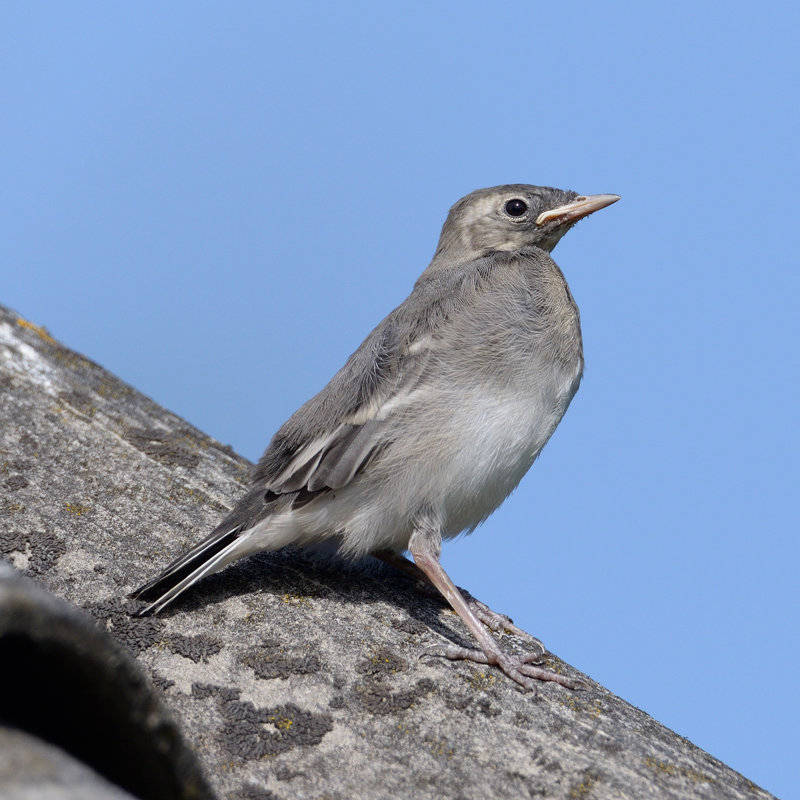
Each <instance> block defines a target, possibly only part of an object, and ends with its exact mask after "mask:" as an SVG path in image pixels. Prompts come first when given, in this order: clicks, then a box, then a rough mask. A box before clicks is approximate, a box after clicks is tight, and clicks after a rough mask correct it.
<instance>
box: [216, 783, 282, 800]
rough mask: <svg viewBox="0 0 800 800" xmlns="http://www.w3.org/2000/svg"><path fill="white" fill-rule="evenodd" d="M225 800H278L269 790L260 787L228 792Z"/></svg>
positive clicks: (250, 786) (244, 787) (246, 787)
mask: <svg viewBox="0 0 800 800" xmlns="http://www.w3.org/2000/svg"><path fill="white" fill-rule="evenodd" d="M226 797H227V800H278V795H276V794H275V793H274V792H271V791H270V790H269V789H264V788H262V787H261V786H252V785H248V786H242V787H241V788H240V789H235V790H234V791H232V792H229V793H228V794H227V795H226Z"/></svg>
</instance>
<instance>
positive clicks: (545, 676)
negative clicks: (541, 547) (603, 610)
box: [409, 521, 583, 691]
mask: <svg viewBox="0 0 800 800" xmlns="http://www.w3.org/2000/svg"><path fill="white" fill-rule="evenodd" d="M441 549H442V537H441V533H440V531H439V529H438V527H437V526H436V525H434V524H432V523H430V522H428V521H425V522H423V523H422V524H418V525H417V527H416V528H415V530H414V533H413V534H412V536H411V540H410V542H409V550H410V551H411V555H412V556H414V561H415V562H416V564H417V566H418V567H419V568H420V569H421V570H422V571H423V572H424V573H425V575H426V576H427V578H428V579H429V580H430V582H431V583H432V584H433V585H434V586H435V587H436V588H437V589H438V590H439V591H440V592H441V593H442V594H443V595H444V598H445V599H446V600H447V602H448V603H450V605H451V606H452V607H453V610H454V611H455V612H456V614H458V616H459V617H461V619H462V620H463V621H464V623H465V624H466V626H467V627H468V628H469V629H470V631H471V632H472V635H473V636H474V637H475V638H476V639H477V640H478V643H479V644H480V646H481V649H480V650H468V649H467V648H465V647H456V646H454V645H450V646H448V647H446V648H445V650H444V655H445V656H447V658H450V659H466V660H469V661H475V662H477V663H479V664H491V665H492V666H496V667H499V668H500V669H501V670H502V671H503V672H504V673H505V674H506V675H508V677H509V678H511V679H512V680H515V681H516V682H517V683H519V684H520V685H521V686H523V687H525V688H526V689H530V690H532V691H536V681H554V682H555V683H560V684H561V685H562V686H566V687H567V688H569V689H578V688H581V687H582V686H583V684H581V683H580V682H578V681H573V680H571V679H570V678H567V677H565V676H563V675H559V674H558V673H555V672H551V671H550V670H546V669H543V668H542V667H536V666H534V665H533V664H531V663H530V661H531V658H530V657H529V656H519V655H515V654H513V653H506V652H504V651H503V650H501V649H500V647H499V646H498V644H497V642H495V640H494V639H493V638H492V636H491V634H490V633H489V632H488V631H487V630H486V628H485V627H484V626H483V624H482V623H481V621H480V620H479V619H478V617H477V616H476V614H475V613H474V612H473V610H472V609H471V608H470V606H469V604H468V603H467V601H466V600H465V599H464V596H463V595H462V594H461V592H459V590H458V587H457V586H456V585H455V584H454V583H453V581H451V580H450V577H449V576H448V574H447V573H446V572H445V571H444V568H443V567H442V565H441V564H440V563H439V554H440V553H441ZM536 657H538V655H537V656H536Z"/></svg>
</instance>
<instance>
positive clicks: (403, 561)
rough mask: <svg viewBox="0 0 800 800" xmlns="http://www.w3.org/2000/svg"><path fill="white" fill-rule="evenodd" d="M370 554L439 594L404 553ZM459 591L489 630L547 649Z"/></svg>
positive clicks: (464, 590) (491, 610) (509, 619)
mask: <svg viewBox="0 0 800 800" xmlns="http://www.w3.org/2000/svg"><path fill="white" fill-rule="evenodd" d="M372 555H373V556H375V558H378V559H380V560H381V561H383V562H385V563H386V564H389V565H390V566H392V567H394V568H395V569H397V570H399V571H400V572H402V573H404V574H405V575H408V576H409V577H410V578H413V579H414V580H417V581H420V582H421V583H423V584H424V585H425V586H427V587H428V588H429V589H430V590H431V591H432V592H435V593H436V594H437V595H439V594H440V592H439V590H438V589H437V588H436V586H435V584H434V583H433V581H432V580H431V579H430V578H429V577H428V576H427V575H426V574H425V573H424V572H423V571H422V570H421V569H420V568H419V567H418V566H417V565H416V564H415V563H414V562H413V561H409V560H408V559H407V558H406V557H405V556H404V555H401V554H400V553H394V552H392V551H391V550H379V551H378V552H377V553H373V554H372ZM456 588H458V587H456ZM459 591H460V592H461V595H462V597H463V598H464V599H465V600H466V601H467V605H468V606H469V607H470V608H471V609H472V613H473V614H475V616H476V617H477V618H478V619H479V620H480V621H481V622H482V623H483V624H484V625H485V626H486V627H487V628H489V630H490V631H494V632H495V633H511V634H513V635H514V636H519V637H520V638H522V639H525V640H526V641H528V642H530V643H531V644H533V645H535V646H536V647H538V648H539V649H540V650H541V651H542V655H544V653H545V652H546V651H547V648H546V647H545V646H544V644H542V642H541V641H540V640H539V639H537V638H536V637H535V636H531V635H530V634H529V633H528V632H527V631H525V630H523V629H522V628H520V627H518V626H516V625H515V624H514V620H513V619H511V617H509V616H506V615H505V614H500V613H499V612H497V611H494V610H493V609H491V608H489V606H487V605H486V603H482V602H481V601H480V600H478V598H477V597H473V596H472V595H471V594H470V593H469V592H468V591H466V589H459Z"/></svg>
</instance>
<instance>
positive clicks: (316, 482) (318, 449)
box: [254, 306, 431, 502]
mask: <svg viewBox="0 0 800 800" xmlns="http://www.w3.org/2000/svg"><path fill="white" fill-rule="evenodd" d="M403 311H404V309H403V306H400V307H399V308H398V309H395V311H394V312H393V313H392V314H390V315H389V316H388V317H387V318H386V319H385V320H384V321H383V322H382V323H381V324H380V325H379V326H378V327H377V328H376V329H375V330H374V331H373V332H372V333H371V334H370V335H369V336H368V337H367V339H366V340H365V341H364V342H363V344H362V345H361V347H359V349H358V350H357V351H356V352H355V353H353V355H352V356H351V357H350V358H349V359H348V361H347V363H346V364H345V365H344V367H342V369H341V370H340V371H339V372H338V373H337V374H336V375H335V376H334V377H333V379H332V380H331V382H330V383H329V384H328V385H327V386H326V387H325V388H324V389H323V390H322V391H321V392H320V393H319V394H318V395H316V396H315V397H313V398H311V400H309V401H308V402H307V403H306V404H305V405H304V406H302V407H301V408H300V409H299V410H298V411H297V412H296V413H295V414H294V415H293V416H292V417H291V418H290V419H289V420H288V421H287V422H286V423H285V424H284V425H283V426H282V427H281V429H280V430H279V431H278V432H277V433H276V434H275V436H274V437H273V439H272V442H271V443H270V445H269V447H268V448H267V451H266V452H265V453H264V455H263V456H262V458H261V460H260V461H259V464H258V467H257V468H256V473H255V476H254V478H255V483H256V484H257V485H259V486H261V487H263V489H264V490H265V497H266V499H267V500H270V499H275V497H276V496H280V495H286V494H290V493H293V492H299V493H301V495H302V497H301V498H299V501H300V502H302V501H303V500H305V499H306V498H307V497H308V494H309V493H316V492H320V491H324V490H328V489H340V488H342V487H343V486H345V485H347V484H348V483H349V482H350V481H351V480H352V478H353V476H354V475H355V474H356V473H357V472H358V471H359V469H361V468H362V467H363V466H364V465H365V464H366V463H367V461H368V460H369V459H370V457H371V456H372V455H373V454H375V453H376V451H377V450H379V449H380V448H381V447H382V446H383V445H385V444H388V440H387V430H388V428H389V425H388V424H387V421H388V420H389V418H390V416H391V414H392V412H393V411H396V410H397V409H399V408H402V407H403V406H404V405H406V404H407V403H408V402H410V401H411V399H412V395H413V392H414V391H415V388H416V386H417V383H418V381H419V378H420V376H421V375H422V373H423V371H424V369H425V365H426V363H427V362H428V360H429V354H430V341H431V336H430V332H429V331H426V330H425V329H424V328H422V327H421V326H417V327H416V328H415V327H414V326H409V325H406V324H402V323H403V322H404V320H403V319H401V318H399V317H402V316H403Z"/></svg>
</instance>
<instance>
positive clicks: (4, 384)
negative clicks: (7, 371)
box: [0, 375, 14, 392]
mask: <svg viewBox="0 0 800 800" xmlns="http://www.w3.org/2000/svg"><path fill="white" fill-rule="evenodd" d="M13 385H14V379H13V378H12V377H11V376H10V375H3V377H2V378H0V392H5V391H8V390H10V389H11V388H12V387H13Z"/></svg>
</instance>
